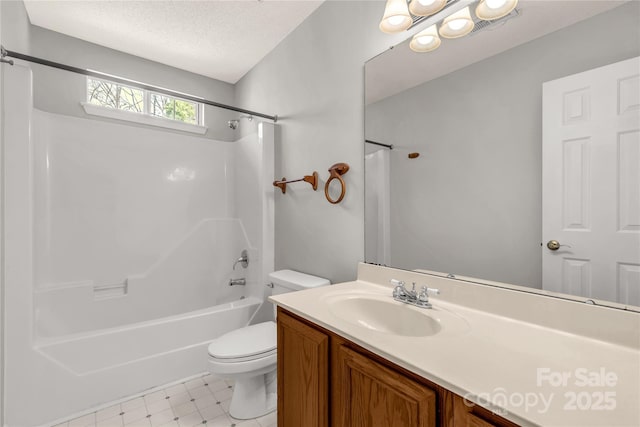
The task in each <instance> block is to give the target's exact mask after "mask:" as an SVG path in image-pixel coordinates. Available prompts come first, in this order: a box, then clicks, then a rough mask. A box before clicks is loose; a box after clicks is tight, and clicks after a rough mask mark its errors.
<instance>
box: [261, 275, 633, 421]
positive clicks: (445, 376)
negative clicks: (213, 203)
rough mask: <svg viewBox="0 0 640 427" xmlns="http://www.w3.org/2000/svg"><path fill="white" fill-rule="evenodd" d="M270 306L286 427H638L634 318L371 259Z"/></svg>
mask: <svg viewBox="0 0 640 427" xmlns="http://www.w3.org/2000/svg"><path fill="white" fill-rule="evenodd" d="M391 279H397V280H402V281H404V282H406V283H412V282H416V283H417V284H418V286H421V285H427V286H429V287H430V288H439V289H440V295H439V296H437V297H432V299H431V302H432V303H433V309H422V308H418V307H413V306H410V305H407V304H404V303H401V302H397V301H394V300H393V298H392V292H393V288H394V286H393V285H392V284H390V283H389V282H390V280H391ZM271 300H272V302H274V303H275V304H277V305H278V322H277V323H278V417H279V419H278V425H279V426H281V427H288V426H295V427H298V426H302V425H303V426H305V427H307V426H308V427H313V426H318V427H321V426H336V427H337V426H341V427H342V426H345V427H346V426H411V427H413V426H415V427H423V426H425V427H426V426H446V427H453V426H455V427H460V426H516V425H522V426H538V425H545V426H546V425H563V426H571V425H575V426H587V425H594V426H595V425H600V426H617V425H620V426H623V425H625V426H626V425H640V409H639V408H638V403H637V402H638V401H640V384H639V382H638V379H639V378H640V342H639V341H640V314H639V313H637V312H630V311H624V310H617V309H611V308H604V307H597V306H588V305H587V304H584V303H578V302H575V301H567V300H561V299H557V298H549V297H548V296H543V295H535V294H529V293H523V292H519V291H518V290H517V289H504V288H495V287H490V286H482V285H477V284H472V283H465V282H463V281H460V280H455V279H448V278H442V277H436V276H429V275H425V274H420V273H416V272H409V271H403V270H396V269H391V268H386V267H378V266H373V265H367V264H361V265H360V266H359V271H358V279H357V280H356V281H354V282H349V283H343V284H338V285H334V286H330V287H325V288H319V289H314V290H310V291H302V292H296V293H291V294H286V295H281V296H276V297H272V298H271ZM602 324H607V325H617V326H616V328H615V330H614V331H611V328H610V327H609V328H603V327H602ZM607 329H608V330H607Z"/></svg>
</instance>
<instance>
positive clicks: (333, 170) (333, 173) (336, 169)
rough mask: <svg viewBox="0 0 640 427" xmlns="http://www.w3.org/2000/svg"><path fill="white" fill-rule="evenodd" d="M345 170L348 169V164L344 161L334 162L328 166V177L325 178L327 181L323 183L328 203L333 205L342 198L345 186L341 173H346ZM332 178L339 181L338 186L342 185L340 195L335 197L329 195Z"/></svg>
mask: <svg viewBox="0 0 640 427" xmlns="http://www.w3.org/2000/svg"><path fill="white" fill-rule="evenodd" d="M347 171H349V165H348V164H346V163H336V164H335V165H333V166H331V167H330V168H329V179H328V180H327V183H326V184H325V185H324V195H325V197H326V198H327V200H328V201H329V203H332V204H334V205H335V204H337V203H340V202H341V201H342V199H343V198H344V194H345V193H346V191H347V186H346V184H345V183H344V180H343V179H342V175H344V174H345V173H347ZM334 179H337V180H338V181H340V186H341V187H342V191H341V192H340V196H339V197H338V198H337V199H332V198H331V196H330V195H329V184H330V183H331V181H333V180H334Z"/></svg>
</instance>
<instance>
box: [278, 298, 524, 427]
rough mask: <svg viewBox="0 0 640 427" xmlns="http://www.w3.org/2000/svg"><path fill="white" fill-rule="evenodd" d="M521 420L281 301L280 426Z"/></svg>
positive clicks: (465, 424) (470, 425)
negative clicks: (471, 400)
mask: <svg viewBox="0 0 640 427" xmlns="http://www.w3.org/2000/svg"><path fill="white" fill-rule="evenodd" d="M325 426H326V427H328V426H332V427H390V426H393V427H436V426H438V427H492V426H493V427H517V425H516V424H514V423H512V422H510V421H507V420H505V419H503V418H500V417H499V416H497V415H495V414H493V413H491V412H490V411H488V410H486V409H484V408H481V407H479V406H470V405H468V404H466V403H465V401H464V399H463V398H462V397H460V396H457V395H455V394H454V393H452V392H450V391H449V390H446V389H444V388H442V387H440V386H438V385H437V384H434V383H432V382H430V381H428V380H426V379H425V378H422V377H420V376H418V375H416V374H414V373H412V372H410V371H407V370H406V369H404V368H402V367H400V366H397V365H395V364H393V363H391V362H389V361H388V360H386V359H384V358H382V357H380V356H378V355H376V354H373V353H371V352H369V351H368V350H366V349H364V348H362V347H360V346H358V345H357V344H354V343H353V342H351V341H349V340H346V339H344V338H342V337H340V336H338V335H336V334H334V333H332V332H330V331H327V330H325V329H323V328H321V327H319V326H317V325H315V324H313V323H311V322H308V321H306V320H304V319H301V318H299V317H297V316H295V315H293V314H291V313H289V312H287V311H285V310H283V309H282V308H278V427H325Z"/></svg>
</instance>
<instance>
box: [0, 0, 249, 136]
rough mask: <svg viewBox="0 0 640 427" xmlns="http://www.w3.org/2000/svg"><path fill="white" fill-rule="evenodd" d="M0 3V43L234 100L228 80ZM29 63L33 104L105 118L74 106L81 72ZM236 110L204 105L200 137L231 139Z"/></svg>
mask: <svg viewBox="0 0 640 427" xmlns="http://www.w3.org/2000/svg"><path fill="white" fill-rule="evenodd" d="M0 5H1V7H2V9H3V11H2V12H3V13H2V32H3V44H4V46H5V48H6V49H8V50H12V51H16V52H19V53H24V54H28V55H32V56H36V57H40V58H44V59H48V60H51V61H54V62H60V63H63V64H67V65H73V66H76V67H79V68H89V69H93V70H96V71H100V72H104V73H108V74H113V75H116V76H120V77H124V78H128V79H132V80H137V81H140V82H143V83H147V84H151V85H156V86H161V87H166V88H168V89H172V90H176V91H179V92H184V93H189V94H192V95H196V96H201V97H203V98H206V99H210V100H212V101H216V102H220V103H223V104H231V105H233V103H234V99H235V98H234V95H235V87H234V85H231V84H229V83H225V82H222V81H219V80H214V79H211V78H208V77H204V76H201V75H198V74H194V73H190V72H188V71H184V70H180V69H177V68H174V67H170V66H167V65H163V64H160V63H157V62H153V61H149V60H146V59H142V58H139V57H136V56H133V55H129V54H126V53H123V52H119V51H117V50H113V49H109V48H106V47H102V46H99V45H96V44H93V43H89V42H86V41H83V40H80V39H76V38H74V37H69V36H65V35H63V34H60V33H57V32H54V31H49V30H46V29H44V28H41V27H37V26H34V25H31V24H30V23H29V18H28V16H27V12H26V10H25V8H24V4H23V3H22V1H3V2H1V3H0ZM32 68H33V76H34V77H33V80H34V82H33V84H34V105H35V107H36V108H38V109H41V110H44V111H49V112H52V113H58V114H65V115H70V116H77V117H91V118H93V119H96V120H110V119H103V118H98V117H96V116H88V115H87V114H86V113H85V112H84V110H83V109H82V107H81V106H80V101H86V98H87V92H86V91H87V89H86V77H85V76H82V75H78V74H73V73H70V72H67V71H61V70H56V69H54V68H50V67H44V66H40V65H37V64H34V65H33V66H32ZM238 115H239V114H238V113H234V112H232V111H228V110H222V109H219V108H215V107H210V106H205V111H204V125H205V126H207V127H208V128H209V129H208V131H207V134H206V135H205V137H208V138H213V139H218V140H222V141H235V140H236V139H237V138H238V137H239V132H238V131H233V130H231V129H229V127H228V126H227V121H228V120H230V119H232V118H236V117H237V116H238ZM132 125H134V124H133V123H132ZM135 126H145V125H135ZM167 131H169V130H168V129H167ZM175 132H178V131H175Z"/></svg>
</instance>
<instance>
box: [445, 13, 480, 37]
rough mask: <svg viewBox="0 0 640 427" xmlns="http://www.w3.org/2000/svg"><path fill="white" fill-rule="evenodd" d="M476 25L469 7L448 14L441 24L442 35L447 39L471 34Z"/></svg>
mask: <svg viewBox="0 0 640 427" xmlns="http://www.w3.org/2000/svg"><path fill="white" fill-rule="evenodd" d="M473 27H474V23H473V19H471V12H469V7H468V6H467V7H465V8H464V9H461V10H459V11H458V12H456V13H454V14H452V15H449V16H447V17H446V18H444V21H442V25H440V35H441V36H442V37H444V38H446V39H457V38H458V37H464V36H466V35H467V34H469V33H470V32H471V31H472V30H473Z"/></svg>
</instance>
